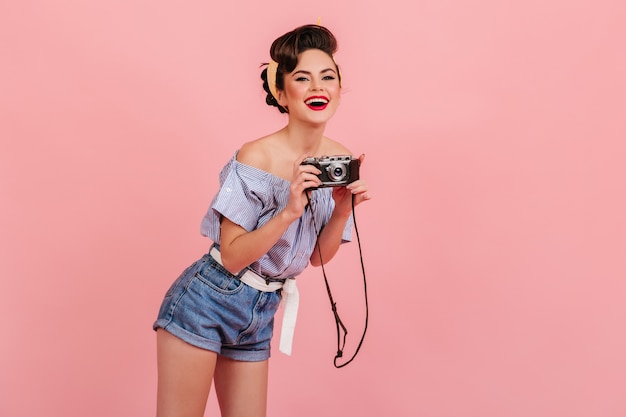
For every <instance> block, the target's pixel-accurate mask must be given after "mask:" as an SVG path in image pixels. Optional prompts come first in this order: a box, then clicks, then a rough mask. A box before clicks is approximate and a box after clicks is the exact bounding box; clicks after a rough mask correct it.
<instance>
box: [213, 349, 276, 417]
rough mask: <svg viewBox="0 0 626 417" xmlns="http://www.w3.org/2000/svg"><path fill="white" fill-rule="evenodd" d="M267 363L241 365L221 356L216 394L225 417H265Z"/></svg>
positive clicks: (216, 373) (241, 363)
mask: <svg viewBox="0 0 626 417" xmlns="http://www.w3.org/2000/svg"><path fill="white" fill-rule="evenodd" d="M267 377H268V361H267V360H264V361H260V362H241V361H235V360H232V359H228V358H225V357H223V356H220V357H219V358H218V359H217V366H216V368H215V392H216V393H217V399H218V402H219V404H220V410H221V412H222V417H234V416H246V417H265V415H266V409H267Z"/></svg>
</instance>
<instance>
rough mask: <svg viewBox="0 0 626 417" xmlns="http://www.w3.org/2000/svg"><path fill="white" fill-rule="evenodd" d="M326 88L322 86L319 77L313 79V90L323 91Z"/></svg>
mask: <svg viewBox="0 0 626 417" xmlns="http://www.w3.org/2000/svg"><path fill="white" fill-rule="evenodd" d="M323 89H324V88H323V87H322V83H321V81H320V80H318V79H317V78H313V79H312V80H311V90H313V91H321V90H323Z"/></svg>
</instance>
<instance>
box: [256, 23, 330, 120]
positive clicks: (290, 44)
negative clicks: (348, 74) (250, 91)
mask: <svg viewBox="0 0 626 417" xmlns="http://www.w3.org/2000/svg"><path fill="white" fill-rule="evenodd" d="M309 49H319V50H320V51H323V52H326V53H327V54H328V55H329V56H331V57H332V56H333V55H334V54H335V52H337V39H336V38H335V36H334V35H333V34H332V33H331V32H330V30H328V29H327V28H325V27H324V26H319V25H304V26H300V27H297V28H295V29H294V30H292V31H291V32H287V33H285V34H284V35H282V36H281V37H279V38H278V39H276V40H275V41H274V42H273V43H272V46H271V47H270V57H271V58H272V59H273V60H274V61H276V62H277V63H278V69H277V71H276V89H277V90H281V91H282V90H284V88H285V78H284V77H285V74H288V73H290V72H292V71H293V70H294V69H295V68H296V66H297V65H298V58H299V56H300V54H301V53H302V52H304V51H307V50H309ZM263 66H267V64H263ZM337 73H338V74H339V69H337ZM261 79H262V80H263V89H264V90H265V92H266V93H267V96H266V98H265V102H266V103H267V104H268V105H270V106H274V107H277V108H278V110H279V111H280V112H281V113H288V110H287V109H285V108H284V107H282V106H281V105H280V104H278V101H277V100H276V97H274V96H273V95H272V93H271V92H270V88H269V85H268V83H267V67H266V68H264V69H263V70H262V71H261ZM339 82H341V74H339Z"/></svg>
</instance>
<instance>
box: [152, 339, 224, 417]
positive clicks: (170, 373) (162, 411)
mask: <svg viewBox="0 0 626 417" xmlns="http://www.w3.org/2000/svg"><path fill="white" fill-rule="evenodd" d="M216 360H217V353H215V352H211V351H208V350H204V349H200V348H197V347H195V346H192V345H190V344H188V343H186V342H183V341H182V340H181V339H179V338H177V337H176V336H174V335H172V334H171V333H169V332H167V331H165V330H163V329H158V330H157V365H158V370H159V379H158V388H157V417H173V416H176V417H182V416H185V417H202V416H203V415H204V410H205V408H206V402H207V398H208V396H209V391H210V390H211V380H212V379H213V373H214V371H215V363H216Z"/></svg>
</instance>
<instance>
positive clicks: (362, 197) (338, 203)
mask: <svg viewBox="0 0 626 417" xmlns="http://www.w3.org/2000/svg"><path fill="white" fill-rule="evenodd" d="M364 160H365V155H364V154H362V155H361V156H359V162H360V163H361V165H362V164H363V161H364ZM353 195H354V206H355V207H356V206H357V205H359V204H361V203H362V202H363V201H366V200H369V199H371V198H372V197H371V195H370V194H369V193H368V188H367V184H366V183H365V181H364V180H362V179H358V180H356V181H354V182H352V183H350V184H348V185H347V186H345V187H336V188H335V189H334V190H333V199H334V200H335V211H336V212H339V213H343V214H346V215H349V214H350V213H351V212H352V196H353Z"/></svg>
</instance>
